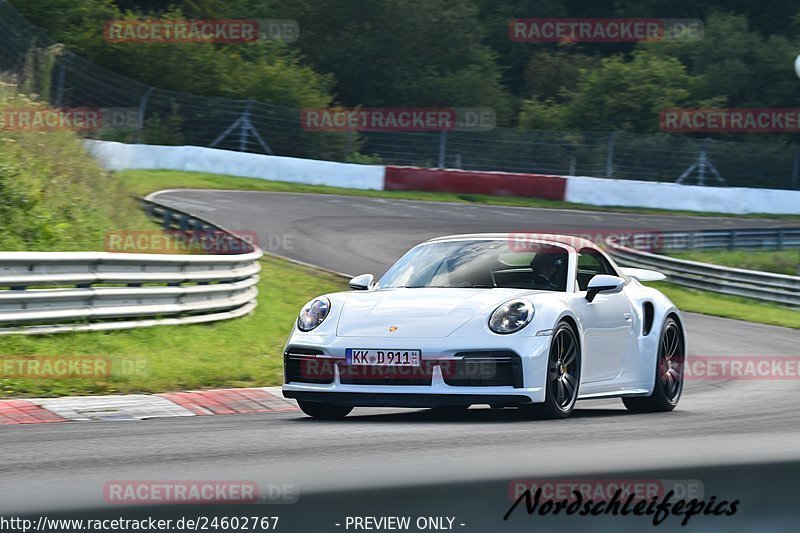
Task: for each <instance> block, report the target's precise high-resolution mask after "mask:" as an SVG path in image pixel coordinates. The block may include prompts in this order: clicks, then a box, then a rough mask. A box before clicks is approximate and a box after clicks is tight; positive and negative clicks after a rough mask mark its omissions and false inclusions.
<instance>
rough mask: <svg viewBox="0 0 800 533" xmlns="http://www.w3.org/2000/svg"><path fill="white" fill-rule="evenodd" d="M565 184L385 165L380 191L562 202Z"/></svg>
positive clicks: (517, 176) (552, 178)
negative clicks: (483, 195)
mask: <svg viewBox="0 0 800 533" xmlns="http://www.w3.org/2000/svg"><path fill="white" fill-rule="evenodd" d="M566 185H567V180H566V178H564V177H563V176H548V175H544V174H515V173H510V172H476V171H469V170H452V169H433V168H416V167H393V166H389V167H386V179H385V183H384V188H385V189H386V190H401V191H410V190H413V191H435V192H453V193H463V194H489V195H493V196H526V197H532V198H546V199H548V200H563V199H564V190H565V188H566Z"/></svg>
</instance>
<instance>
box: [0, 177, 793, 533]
mask: <svg viewBox="0 0 800 533" xmlns="http://www.w3.org/2000/svg"><path fill="white" fill-rule="evenodd" d="M155 200H156V201H158V202H161V203H163V204H165V205H169V206H173V207H177V208H180V209H183V210H185V211H188V212H191V213H193V214H196V215H198V216H202V217H203V218H205V219H207V220H210V221H212V222H214V223H217V224H220V225H222V226H224V227H226V228H228V229H231V230H234V231H236V230H238V231H243V230H251V231H252V230H255V231H258V232H259V234H260V235H261V241H262V245H263V246H264V248H265V249H267V250H269V251H271V252H272V253H276V254H279V255H282V256H285V257H288V258H291V259H295V260H299V261H304V262H307V263H312V264H315V265H317V266H321V267H325V268H328V269H332V270H335V271H339V272H344V273H348V274H352V275H355V274H360V273H364V272H370V273H373V274H376V275H380V274H382V273H383V272H384V271H385V269H386V268H387V267H388V266H389V265H390V264H391V263H392V262H393V261H394V260H395V259H397V258H398V257H399V256H400V255H401V254H402V253H403V252H404V251H406V250H407V249H408V248H409V247H410V246H412V245H413V244H416V243H418V242H420V241H422V240H425V239H427V238H429V237H433V236H438V235H443V234H451V233H470V232H492V231H498V232H500V231H536V232H555V231H559V230H561V231H564V232H567V233H569V232H574V231H578V232H581V233H584V232H585V233H589V232H591V231H597V230H601V229H612V230H618V231H624V230H629V229H650V230H668V229H669V230H672V229H701V228H731V227H741V228H743V227H759V226H779V225H786V226H788V225H791V224H789V223H786V222H781V221H775V220H754V219H749V220H747V219H725V218H708V217H668V216H646V215H633V214H610V213H602V212H573V211H567V210H545V209H526V208H508V207H492V206H481V205H470V204H463V205H462V204H439V203H428V202H411V201H395V200H385V199H374V198H373V199H370V198H351V197H343V196H329V195H297V194H282V193H259V192H225V191H169V192H166V193H162V194H159V195H158V196H157V197H156V198H155ZM275 282H276V283H277V282H280V283H290V282H291V280H275ZM685 318H686V320H687V328H688V334H689V354H690V356H691V355H692V354H695V355H699V354H702V355H733V356H752V355H757V356H760V355H765V356H791V355H797V353H798V345H800V333H798V332H797V331H794V330H790V329H784V328H778V327H771V326H762V325H756V324H750V323H746V322H738V321H732V320H726V319H718V318H712V317H706V316H701V315H693V314H687V315H685ZM799 405H800V380H797V379H795V380H786V381H728V382H713V383H709V382H704V381H689V382H687V384H686V387H685V389H684V394H683V398H682V400H681V403H680V405H679V407H678V409H677V410H676V411H675V412H673V413H669V414H659V415H633V414H630V413H628V412H627V411H626V410H625V409H624V408H623V406H622V402H620V401H619V400H595V401H586V402H581V403H579V404H578V406H577V408H576V410H575V412H574V415H573V417H572V418H571V419H569V420H566V421H527V420H524V419H522V418H520V417H519V416H518V414H517V412H516V411H515V410H510V409H509V410H489V409H488V408H486V409H484V408H473V409H471V410H470V411H469V412H467V413H466V414H465V415H464V416H460V417H458V418H441V417H440V416H437V415H435V414H433V413H432V412H430V411H425V410H391V409H356V410H355V411H354V413H353V414H352V415H350V417H348V418H347V419H345V420H344V421H341V422H324V421H316V420H311V419H309V418H306V417H305V416H303V415H302V414H300V413H299V412H288V413H270V414H264V415H241V416H224V417H193V418H186V419H166V420H150V421H144V422H101V423H70V424H45V425H38V426H32V427H13V428H10V429H3V430H2V433H0V435H2V437H0V442H2V450H3V461H2V462H0V474H1V475H2V479H3V482H2V484H0V506H2V511H3V512H8V511H10V510H13V511H15V512H17V513H19V512H23V511H27V512H31V513H34V512H35V513H41V512H43V511H59V510H61V511H69V510H72V511H74V510H76V509H87V508H101V509H104V511H106V512H107V511H108V508H107V507H105V508H104V506H103V497H102V487H103V485H104V483H105V482H107V481H109V480H113V479H220V478H222V479H256V480H258V481H259V482H260V483H265V484H278V485H280V484H290V485H293V486H295V487H296V488H297V489H298V490H299V492H300V494H301V500H300V501H301V503H302V504H303V505H298V504H295V505H272V506H269V511H264V510H262V511H261V512H262V513H266V512H271V513H277V514H281V515H285V516H286V517H287V518H286V521H285V522H284V528H279V530H282V531H315V530H316V531H345V528H344V527H343V523H344V522H343V521H344V517H345V515H348V514H360V515H369V514H380V513H393V514H404V515H411V516H417V515H418V514H426V515H430V514H435V513H439V514H449V515H450V516H455V517H456V521H455V526H454V527H455V529H456V530H462V531H494V530H497V531H510V530H525V531H533V530H537V529H538V530H541V529H539V528H537V527H535V526H539V525H541V523H540V522H536V521H535V520H536V519H535V518H528V517H527V516H526V517H524V518H523V517H522V515H523V514H524V513H523V512H522V510H521V509H520V510H519V513H518V514H519V516H514V517H512V520H510V521H508V522H504V521H503V520H502V516H503V514H504V513H505V512H506V510H507V509H508V507H509V505H510V499H509V498H508V495H507V489H508V485H509V482H510V481H511V480H514V479H521V478H523V479H524V478H534V477H538V478H542V477H550V478H553V477H556V476H559V477H571V478H580V477H582V476H589V475H597V476H601V477H602V476H606V477H609V476H616V477H625V476H626V475H627V476H629V477H632V476H638V475H644V476H656V477H659V476H660V477H661V478H664V477H666V478H670V479H688V478H691V479H698V480H700V481H701V482H702V483H703V485H704V487H705V495H706V497H708V496H710V495H711V494H716V495H719V498H723V497H725V498H728V499H737V498H738V499H740V500H742V508H741V511H740V515H739V516H737V517H736V522H732V521H731V520H732V519H731V518H728V519H727V520H726V519H725V518H721V517H720V518H717V517H699V518H695V519H693V521H692V524H691V525H697V526H700V525H702V526H703V528H704V529H711V530H715V529H718V530H723V529H726V530H727V529H729V528H730V527H731V526H732V525H733V524H734V523H735V524H736V526H737V529H738V528H739V527H742V528H746V529H753V530H756V529H758V526H759V524H762V523H763V522H762V520H768V521H769V522H768V523H769V525H770V526H771V527H768V528H767V529H785V528H784V527H782V526H785V527H787V528H788V520H789V519H790V517H791V513H796V512H797V511H796V509H795V506H794V505H795V504H793V503H792V501H791V498H790V497H789V496H787V492H786V491H787V490H792V487H794V490H793V491H794V493H795V494H797V490H796V480H797V479H798V477H797V474H798V472H800V468H798V464H800V409H798V406H799ZM734 465H735V468H733V466H734ZM747 465H760V466H747ZM768 465H769V466H768ZM718 467H719V468H718ZM637 473H638V474H637ZM443 485H448V487H449V488H448V487H445V486H443ZM386 489H393V490H390V491H387V490H386ZM351 491H352V492H351ZM303 495H305V496H303ZM263 507H264V506H262V508H263ZM303 520H305V522H303ZM618 520H622V519H621V518H620V519H618ZM625 520H626V522H625V523H624V524H623V525H627V527H631V528H633V527H640V526H645V525H647V524H648V523H649V522H648V521H647V519H644V518H633V517H631V518H627V519H625ZM784 521H787V522H784ZM301 523H302V524H304V526H300V525H299V524H301ZM336 523H342V526H337V525H336ZM461 523H463V524H464V525H463V526H462V525H460V524H461ZM309 524H313V525H314V527H315V528H317V529H310V528H309V529H305V528H306V527H310V526H309ZM576 524H577V525H576ZM550 525H551V526H552V527H558V529H559V530H564V529H569V528H570V527H573V528H579V527H580V526H582V527H583V528H586V527H589V525H590V523H589V522H582V523H581V522H579V521H578V522H575V523H572V522H570V523H569V524H567V522H565V521H561V522H553V523H552V524H550ZM565 525H567V527H566V528H565ZM293 527H298V528H300V527H303V529H294V528H293ZM620 527H621V526H620V522H616V523H614V524H612V523H610V522H609V523H606V522H602V521H600V522H596V523H595V522H592V523H591V529H592V530H604V529H608V530H619V528H620ZM673 527H674V528H679V520H673V521H670V520H667V525H666V527H664V526H662V527H660V528H659V529H660V530H670V529H672V528H673ZM685 530H686V529H685V528H684V531H685Z"/></svg>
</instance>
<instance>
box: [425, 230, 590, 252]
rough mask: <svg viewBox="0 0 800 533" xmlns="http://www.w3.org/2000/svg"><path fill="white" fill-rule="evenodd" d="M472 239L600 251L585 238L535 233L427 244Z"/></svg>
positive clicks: (438, 239) (463, 237)
mask: <svg viewBox="0 0 800 533" xmlns="http://www.w3.org/2000/svg"><path fill="white" fill-rule="evenodd" d="M470 239H491V240H510V241H512V242H514V243H517V244H518V245H524V244H529V243H541V244H553V243H555V244H561V245H563V246H568V247H572V248H574V249H575V250H580V249H581V248H592V249H595V250H600V248H599V247H598V246H597V245H596V244H595V243H593V242H592V241H590V240H589V239H584V238H583V237H575V236H573V235H562V234H555V233H535V232H515V233H464V234H459V235H445V236H442V237H434V238H433V239H428V240H427V241H425V242H442V241H461V240H470Z"/></svg>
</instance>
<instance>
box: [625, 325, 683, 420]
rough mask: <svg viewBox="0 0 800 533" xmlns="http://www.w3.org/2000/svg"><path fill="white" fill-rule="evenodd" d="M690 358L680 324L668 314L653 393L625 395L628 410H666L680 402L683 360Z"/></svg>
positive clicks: (654, 411) (662, 334) (638, 411)
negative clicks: (626, 396)
mask: <svg viewBox="0 0 800 533" xmlns="http://www.w3.org/2000/svg"><path fill="white" fill-rule="evenodd" d="M684 361H686V346H685V345H684V340H683V332H682V330H681V327H680V325H679V324H678V322H677V321H675V319H673V318H668V319H667V320H666V321H665V322H664V327H663V328H661V338H660V339H659V341H658V359H657V360H656V372H655V376H654V382H653V392H652V393H651V394H650V396H631V397H628V398H622V403H624V404H625V407H627V408H628V410H630V411H633V412H636V413H663V412H667V411H672V410H673V409H675V406H676V405H678V400H680V397H681V392H682V391H683V364H684Z"/></svg>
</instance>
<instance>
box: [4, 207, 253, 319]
mask: <svg viewBox="0 0 800 533" xmlns="http://www.w3.org/2000/svg"><path fill="white" fill-rule="evenodd" d="M142 202H143V204H144V207H145V209H146V210H147V211H148V212H149V213H150V214H151V215H153V216H156V217H158V218H159V219H161V220H162V222H163V224H164V227H165V228H176V227H177V228H179V229H183V230H188V229H194V230H200V229H211V230H216V231H219V232H222V233H223V235H224V236H225V238H227V239H230V240H231V242H233V241H239V242H241V241H240V239H238V238H237V237H236V236H235V235H233V234H231V233H230V232H228V231H226V230H224V229H223V228H219V227H217V226H212V225H210V224H208V223H206V222H204V221H202V220H199V219H197V218H195V217H192V216H190V215H188V214H186V213H183V212H181V211H178V210H174V209H169V208H165V207H163V206H160V205H158V204H155V203H153V202H150V201H146V200H145V201H142ZM238 246H239V248H246V249H249V250H250V251H249V252H247V253H242V254H235V255H189V254H135V253H109V252H75V253H73V252H0V335H3V334H11V333H25V334H38V333H57V332H65V331H97V330H112V329H129V328H136V327H149V326H156V325H175V324H195V323H202V322H213V321H218V320H225V319H229V318H236V317H239V316H243V315H246V314H248V313H250V312H251V311H253V309H255V307H256V296H257V295H258V288H257V284H258V280H259V276H258V272H259V271H260V270H261V265H260V264H259V262H258V259H259V258H260V257H261V256H262V252H261V250H260V249H259V248H258V247H257V246H250V245H249V244H239V245H238Z"/></svg>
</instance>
